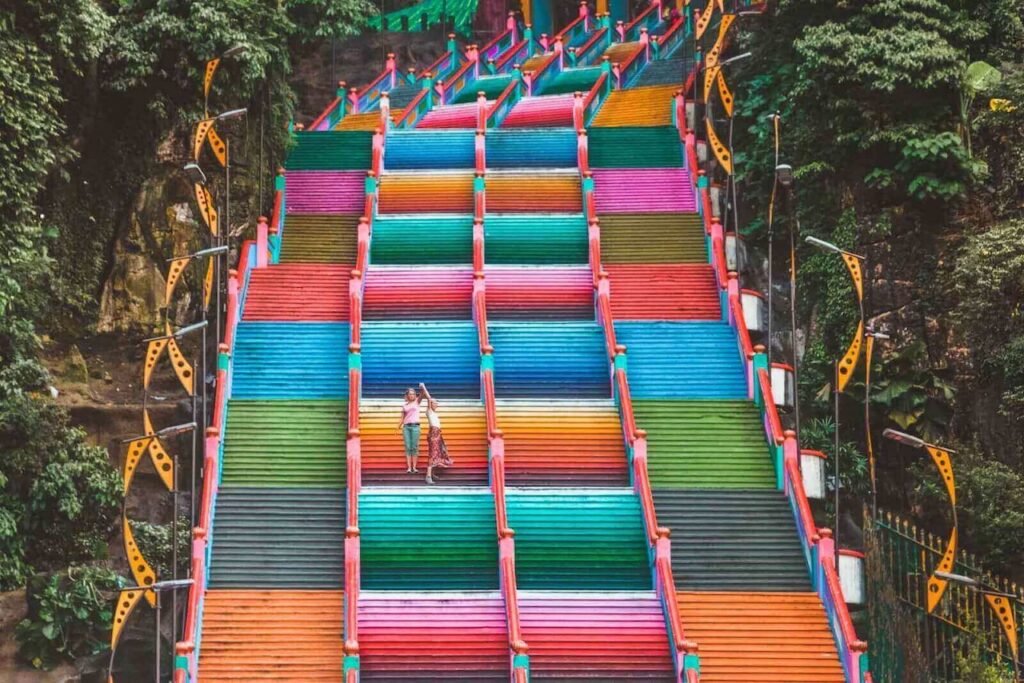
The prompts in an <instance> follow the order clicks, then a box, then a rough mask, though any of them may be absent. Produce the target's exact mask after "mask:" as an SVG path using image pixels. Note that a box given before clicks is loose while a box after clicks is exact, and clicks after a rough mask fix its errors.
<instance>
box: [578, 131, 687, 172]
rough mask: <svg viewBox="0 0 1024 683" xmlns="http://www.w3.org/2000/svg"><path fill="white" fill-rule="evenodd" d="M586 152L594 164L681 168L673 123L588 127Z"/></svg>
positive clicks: (602, 166) (681, 148)
mask: <svg viewBox="0 0 1024 683" xmlns="http://www.w3.org/2000/svg"><path fill="white" fill-rule="evenodd" d="M587 153H588V155H587V156H588V159H589V161H590V165H591V166H592V167H594V168H682V167H684V166H686V164H685V162H684V161H683V146H682V143H681V142H680V140H679V131H678V130H677V129H676V128H675V127H674V126H659V127H655V126H623V127H620V128H599V127H598V128H592V129H591V130H590V132H589V133H588V135H587Z"/></svg>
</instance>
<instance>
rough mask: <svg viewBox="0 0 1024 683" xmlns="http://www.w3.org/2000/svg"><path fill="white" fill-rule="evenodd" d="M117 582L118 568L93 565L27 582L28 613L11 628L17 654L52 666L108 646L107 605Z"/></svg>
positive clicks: (44, 666) (109, 611)
mask: <svg viewBox="0 0 1024 683" xmlns="http://www.w3.org/2000/svg"><path fill="white" fill-rule="evenodd" d="M121 586H122V581H121V579H120V577H118V576H117V574H115V573H113V572H112V571H110V570H109V569H102V568H97V567H71V568H69V569H68V570H67V572H62V573H58V574H52V575H49V576H39V577H38V578H37V579H36V580H35V581H33V583H32V585H31V586H30V587H29V595H28V600H29V605H30V614H29V617H28V618H27V619H24V620H22V622H21V623H20V624H18V627H17V629H16V630H15V637H16V638H17V640H18V645H19V650H18V653H19V655H20V656H21V657H22V659H24V660H25V661H26V662H28V663H30V664H31V665H32V666H34V667H35V668H37V669H50V668H53V667H54V666H56V665H57V664H59V663H60V662H62V661H71V660H74V659H76V658H78V657H84V656H88V655H94V654H98V653H100V652H103V651H104V650H107V649H109V646H108V643H109V641H110V621H111V617H112V616H113V614H112V609H111V605H112V603H113V598H114V594H115V592H116V591H117V590H118V589H120V588H121Z"/></svg>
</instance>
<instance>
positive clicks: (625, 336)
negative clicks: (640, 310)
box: [615, 322, 747, 399]
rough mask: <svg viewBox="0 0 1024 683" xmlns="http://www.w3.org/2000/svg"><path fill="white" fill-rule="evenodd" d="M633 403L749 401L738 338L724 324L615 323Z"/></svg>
mask: <svg viewBox="0 0 1024 683" xmlns="http://www.w3.org/2000/svg"><path fill="white" fill-rule="evenodd" d="M615 337H616V340H617V341H618V343H620V344H625V345H626V348H627V358H628V365H629V389H630V392H631V393H632V395H633V398H708V399H711V398H723V399H740V398H746V396H747V380H746V376H745V375H744V370H743V364H742V363H741V361H740V354H739V349H738V347H737V345H736V334H735V333H734V332H733V331H732V328H730V327H729V325H728V323H725V322H682V323H675V322H671V323H670V322H652V323H642V322H640V323H637V322H630V323H616V324H615Z"/></svg>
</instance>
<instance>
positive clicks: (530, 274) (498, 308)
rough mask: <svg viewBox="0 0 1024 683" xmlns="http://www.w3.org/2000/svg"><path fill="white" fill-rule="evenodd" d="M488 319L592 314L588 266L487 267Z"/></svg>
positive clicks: (581, 316)
mask: <svg viewBox="0 0 1024 683" xmlns="http://www.w3.org/2000/svg"><path fill="white" fill-rule="evenodd" d="M485 272H486V280H487V316H488V318H489V319H490V318H493V319H495V320H497V319H502V318H504V319H508V318H520V319H523V318H526V319H537V318H560V319H565V318H575V319H579V318H583V319H593V317H594V285H593V275H592V274H591V272H590V266H565V267H557V266H556V267H541V268H526V267H519V266H487V269H486V271H485Z"/></svg>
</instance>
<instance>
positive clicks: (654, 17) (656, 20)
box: [623, 0, 663, 43]
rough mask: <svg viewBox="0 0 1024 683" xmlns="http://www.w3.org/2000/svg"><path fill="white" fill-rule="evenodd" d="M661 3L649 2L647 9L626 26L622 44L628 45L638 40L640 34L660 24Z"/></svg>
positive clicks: (656, 1) (660, 0)
mask: <svg viewBox="0 0 1024 683" xmlns="http://www.w3.org/2000/svg"><path fill="white" fill-rule="evenodd" d="M661 2H662V0H651V4H650V5H648V7H647V9H645V10H644V11H643V12H641V13H640V14H638V15H637V16H636V17H635V18H634V19H633V21H631V22H629V23H628V24H626V26H625V30H624V35H623V42H625V43H629V42H632V41H634V40H640V34H641V32H643V31H648V30H652V29H654V28H657V27H658V26H660V25H661V24H662V21H663V19H662V18H661Z"/></svg>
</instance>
